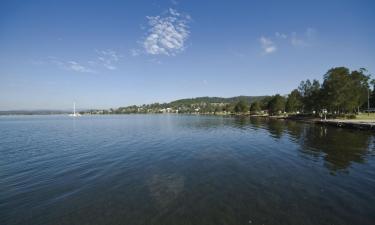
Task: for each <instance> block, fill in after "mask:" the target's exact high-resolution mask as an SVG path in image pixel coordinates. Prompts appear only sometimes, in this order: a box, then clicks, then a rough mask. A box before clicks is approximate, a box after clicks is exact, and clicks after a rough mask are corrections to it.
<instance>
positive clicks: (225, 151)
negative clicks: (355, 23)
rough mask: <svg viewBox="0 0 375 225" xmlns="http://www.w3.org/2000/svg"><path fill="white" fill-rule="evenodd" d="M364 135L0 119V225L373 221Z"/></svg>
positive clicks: (285, 124)
mask: <svg viewBox="0 0 375 225" xmlns="http://www.w3.org/2000/svg"><path fill="white" fill-rule="evenodd" d="M374 141H375V136H374V134H373V133H371V132H367V131H358V130H350V129H340V128H336V127H325V126H320V125H311V124H305V123H300V122H294V121H280V120H269V119H256V118H234V117H219V116H194V115H168V114H167V115H119V116H115V115H113V116H112V115H108V116H83V117H80V118H70V117H67V116H61V115H60V116H2V117H0V224H4V225H13V224H32V225H34V224H38V225H41V224H63V225H65V224H69V225H72V224H80V225H82V224H94V225H95V224H129V225H138V224H145V225H146V224H147V225H180V224H181V225H182V224H184V225H190V224H191V225H199V224H202V225H211V224H212V225H220V224H228V225H237V224H238V225H239V224H244V225H246V224H252V225H253V224H259V225H262V224H264V225H275V224H295V225H303V224H311V225H313V224H314V225H316V224H327V225H333V224H340V225H345V224H348V225H349V224H361V225H367V224H368V225H370V224H371V225H373V224H375V157H374V156H375V142H374Z"/></svg>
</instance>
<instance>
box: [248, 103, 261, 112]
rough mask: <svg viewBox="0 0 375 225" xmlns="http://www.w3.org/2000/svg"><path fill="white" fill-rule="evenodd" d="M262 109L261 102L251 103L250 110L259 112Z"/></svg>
mask: <svg viewBox="0 0 375 225" xmlns="http://www.w3.org/2000/svg"><path fill="white" fill-rule="evenodd" d="M260 110H261V106H260V102H258V101H255V102H253V103H252V104H251V107H250V111H251V112H252V113H259V112H260Z"/></svg>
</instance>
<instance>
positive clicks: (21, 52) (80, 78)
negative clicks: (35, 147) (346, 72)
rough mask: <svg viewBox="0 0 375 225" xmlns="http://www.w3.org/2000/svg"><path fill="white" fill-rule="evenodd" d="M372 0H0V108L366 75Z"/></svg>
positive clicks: (373, 59)
mask: <svg viewBox="0 0 375 225" xmlns="http://www.w3.org/2000/svg"><path fill="white" fill-rule="evenodd" d="M374 21H375V3H374V1H341V0H340V1H246V0H243V1H191V0H189V1H188V0H173V1H171V0H166V1H146V0H144V1H53V0H50V1H34V0H29V1H17V0H13V1H1V2H0V110H11V109H69V108H71V105H72V102H73V101H75V102H77V105H78V106H79V108H109V107H119V106H126V105H131V104H143V103H152V102H168V101H171V100H175V99H179V98H190V97H197V96H223V97H230V96H237V95H272V94H276V93H280V94H287V93H289V92H290V91H291V90H292V89H294V88H295V87H297V86H298V84H299V82H300V81H301V80H305V79H307V78H310V79H311V78H316V79H319V80H321V79H322V76H323V75H324V73H325V72H326V71H327V70H328V69H330V68H332V67H336V66H347V67H349V68H350V69H358V68H360V67H365V68H367V69H368V70H369V72H370V73H375V26H374Z"/></svg>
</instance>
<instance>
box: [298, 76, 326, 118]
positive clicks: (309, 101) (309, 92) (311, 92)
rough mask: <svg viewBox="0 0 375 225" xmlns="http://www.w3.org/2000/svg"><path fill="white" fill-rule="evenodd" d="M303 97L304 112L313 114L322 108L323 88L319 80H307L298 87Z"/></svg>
mask: <svg viewBox="0 0 375 225" xmlns="http://www.w3.org/2000/svg"><path fill="white" fill-rule="evenodd" d="M298 92H299V93H300V95H301V101H302V111H304V112H311V111H314V110H318V109H319V108H320V107H321V104H322V102H321V86H320V83H319V81H318V80H313V82H312V83H311V81H310V80H309V79H307V80H306V81H302V82H301V83H300V85H299V87H298Z"/></svg>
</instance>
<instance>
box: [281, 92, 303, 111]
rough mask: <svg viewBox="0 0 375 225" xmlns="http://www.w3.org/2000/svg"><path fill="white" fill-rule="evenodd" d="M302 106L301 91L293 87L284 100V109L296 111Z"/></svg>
mask: <svg viewBox="0 0 375 225" xmlns="http://www.w3.org/2000/svg"><path fill="white" fill-rule="evenodd" d="M301 108H302V96H301V93H300V92H299V91H298V90H297V89H294V90H293V91H292V92H291V93H290V94H289V95H288V98H287V100H286V105H285V110H286V111H287V112H297V111H300V110H301Z"/></svg>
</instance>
